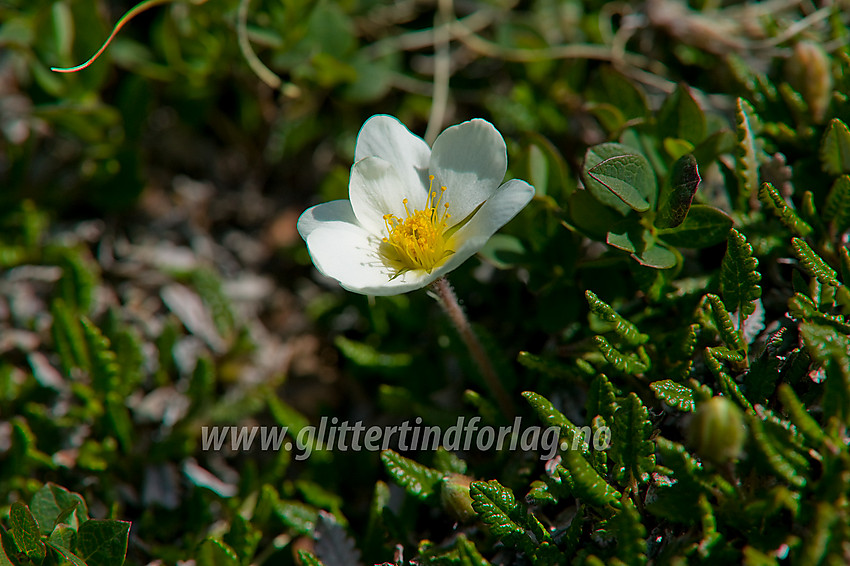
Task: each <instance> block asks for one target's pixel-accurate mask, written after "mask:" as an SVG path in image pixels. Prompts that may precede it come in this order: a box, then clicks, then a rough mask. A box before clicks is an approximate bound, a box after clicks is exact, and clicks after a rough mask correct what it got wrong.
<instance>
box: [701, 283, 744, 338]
mask: <svg viewBox="0 0 850 566" xmlns="http://www.w3.org/2000/svg"><path fill="white" fill-rule="evenodd" d="M705 298H706V300H708V304H709V305H711V317H712V319H713V320H714V326H715V327H716V328H717V332H718V333H719V334H720V339H721V340H722V341H723V343H724V344H726V347H728V348H729V349H731V350H739V351H744V350H746V348H747V344H746V342H745V341H744V336H743V333H742V332H740V331H739V330H737V329H736V328H735V323H734V322H733V321H732V317H731V316H730V315H729V311H727V310H726V307H725V306H724V305H723V301H721V300H720V297H718V296H717V295H712V294H710V293H709V294H708V295H706V296H705Z"/></svg>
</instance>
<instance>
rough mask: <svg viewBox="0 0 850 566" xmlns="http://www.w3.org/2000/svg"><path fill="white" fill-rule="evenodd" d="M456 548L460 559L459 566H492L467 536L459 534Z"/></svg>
mask: <svg viewBox="0 0 850 566" xmlns="http://www.w3.org/2000/svg"><path fill="white" fill-rule="evenodd" d="M455 548H457V554H458V558H460V564H459V565H458V566H490V563H489V562H487V560H486V559H485V558H484V557H483V556H481V553H480V552H478V549H477V548H476V547H475V543H474V542H472V541H471V540H469V539H468V538H466V535H465V534H463V533H460V534H458V536H457V541H456V542H455Z"/></svg>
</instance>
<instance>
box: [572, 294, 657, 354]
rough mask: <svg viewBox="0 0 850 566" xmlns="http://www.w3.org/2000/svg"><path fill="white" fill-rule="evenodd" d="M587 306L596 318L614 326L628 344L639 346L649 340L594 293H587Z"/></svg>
mask: <svg viewBox="0 0 850 566" xmlns="http://www.w3.org/2000/svg"><path fill="white" fill-rule="evenodd" d="M584 296H585V298H586V299H587V304H588V305H589V306H590V310H591V312H593V313H594V314H595V315H596V316H598V317H599V318H601V319H602V320H604V321H605V322H608V323H610V324H613V325H614V331H615V332H616V333H617V334H618V335H619V336H620V337H621V338H622V339H623V340H624V341H625V342H626V343H628V344H631V345H632V346H637V345H639V344H645V343H646V342H647V341H648V340H649V336H648V335H647V334H643V333H641V332H640V331H639V330H638V328H637V326H635V325H634V324H632V323H631V322H629V321H628V320H626V319H625V318H623V317H622V316H620V315H619V314H618V313H617V311H615V310H614V309H613V308H611V306H610V305H609V304H608V303H606V302H605V301H602V300H600V299H599V297H597V296H596V295H595V294H594V293H593V291H585V293H584Z"/></svg>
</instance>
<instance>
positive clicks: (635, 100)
mask: <svg viewBox="0 0 850 566" xmlns="http://www.w3.org/2000/svg"><path fill="white" fill-rule="evenodd" d="M598 78H599V80H598V81H596V82H595V83H594V84H593V87H592V88H591V90H590V93H589V94H590V100H593V101H594V102H604V103H608V104H611V105H612V106H614V107H615V108H617V109H618V110H619V111H620V112H621V113H622V115H623V118H625V119H626V120H633V119H635V118H644V117H646V115H647V114H648V113H649V110H648V108H647V104H646V96H645V95H644V93H643V91H642V90H641V89H639V88H637V87H636V86H635V85H634V84H633V83H632V81H630V80H629V79H628V78H626V76H625V75H622V74H621V73H619V72H618V71H616V70H615V69H614V68H613V67H610V66H607V65H606V66H604V67H602V68H600V69H599V74H598Z"/></svg>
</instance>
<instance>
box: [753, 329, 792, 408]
mask: <svg viewBox="0 0 850 566" xmlns="http://www.w3.org/2000/svg"><path fill="white" fill-rule="evenodd" d="M784 334H785V331H784V329H780V330H779V331H777V332H775V333H774V334H772V335H771V336H770V338H769V339H768V341H767V344H765V348H764V350H763V351H762V353H761V354H759V356H758V358H756V359H755V360H754V361H753V363H752V364H751V365H750V370H749V371H748V372H747V374H746V375H745V376H744V387H745V388H746V390H747V398H748V399H750V400H751V401H752V402H753V403H764V402H765V401H766V400H767V398H768V397H770V396H771V395H772V394H773V392H774V390H775V389H776V382H777V380H778V379H779V378H780V377H781V376H782V373H781V371H780V369H779V365H780V362H781V358H780V356H781V353H782V351H783V349H782V345H783V336H784Z"/></svg>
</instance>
